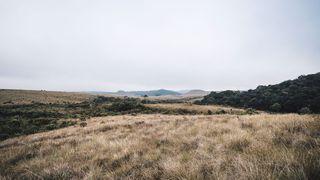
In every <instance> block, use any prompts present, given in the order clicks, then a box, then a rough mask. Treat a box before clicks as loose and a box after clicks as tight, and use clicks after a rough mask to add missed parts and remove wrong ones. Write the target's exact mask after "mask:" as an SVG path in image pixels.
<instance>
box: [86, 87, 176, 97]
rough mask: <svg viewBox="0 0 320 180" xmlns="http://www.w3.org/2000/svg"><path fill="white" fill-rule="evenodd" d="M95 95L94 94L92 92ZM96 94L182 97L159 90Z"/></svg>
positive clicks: (169, 91) (173, 92)
mask: <svg viewBox="0 0 320 180" xmlns="http://www.w3.org/2000/svg"><path fill="white" fill-rule="evenodd" d="M90 93H94V92H90ZM95 94H109V95H115V96H133V97H134V96H145V95H147V96H167V95H181V93H178V92H176V91H171V90H166V89H159V90H151V91H123V90H120V91H117V92H97V93H95Z"/></svg>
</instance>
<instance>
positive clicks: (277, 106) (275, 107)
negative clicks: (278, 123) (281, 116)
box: [269, 103, 281, 112]
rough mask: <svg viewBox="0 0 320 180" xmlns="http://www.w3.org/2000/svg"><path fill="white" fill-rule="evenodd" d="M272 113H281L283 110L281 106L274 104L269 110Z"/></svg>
mask: <svg viewBox="0 0 320 180" xmlns="http://www.w3.org/2000/svg"><path fill="white" fill-rule="evenodd" d="M269 109H270V110H271V111H274V112H280V110H281V104H279V103H274V104H273V105H271V106H270V108H269Z"/></svg>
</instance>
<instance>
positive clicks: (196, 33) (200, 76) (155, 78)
mask: <svg viewBox="0 0 320 180" xmlns="http://www.w3.org/2000/svg"><path fill="white" fill-rule="evenodd" d="M316 72H320V1H319V0H308V1H301V0H268V1H262V0H241V1H239V0H225V1H222V0H134V1H133V0H54V1H52V0H28V1H25V0H0V88H2V89H38V90H40V89H44V90H60V91H117V90H150V89H160V88H165V89H172V90H181V89H204V90H227V89H232V90H246V89H252V88H255V87H256V86H258V85H268V84H275V83H279V82H282V81H284V80H288V79H294V78H297V77H298V76H299V75H302V74H312V73H316Z"/></svg>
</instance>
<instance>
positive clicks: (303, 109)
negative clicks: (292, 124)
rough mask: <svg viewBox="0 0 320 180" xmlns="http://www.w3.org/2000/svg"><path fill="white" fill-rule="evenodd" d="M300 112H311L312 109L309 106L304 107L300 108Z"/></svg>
mask: <svg viewBox="0 0 320 180" xmlns="http://www.w3.org/2000/svg"><path fill="white" fill-rule="evenodd" d="M299 114H311V110H310V109H309V108H308V107H303V108H301V109H300V110H299Z"/></svg>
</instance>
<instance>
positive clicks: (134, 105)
mask: <svg viewBox="0 0 320 180" xmlns="http://www.w3.org/2000/svg"><path fill="white" fill-rule="evenodd" d="M143 109H145V107H144V106H143V104H141V102H140V101H138V100H135V99H124V100H122V101H120V102H114V103H112V105H111V106H110V107H109V110H111V111H113V112H123V111H132V110H143Z"/></svg>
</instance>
